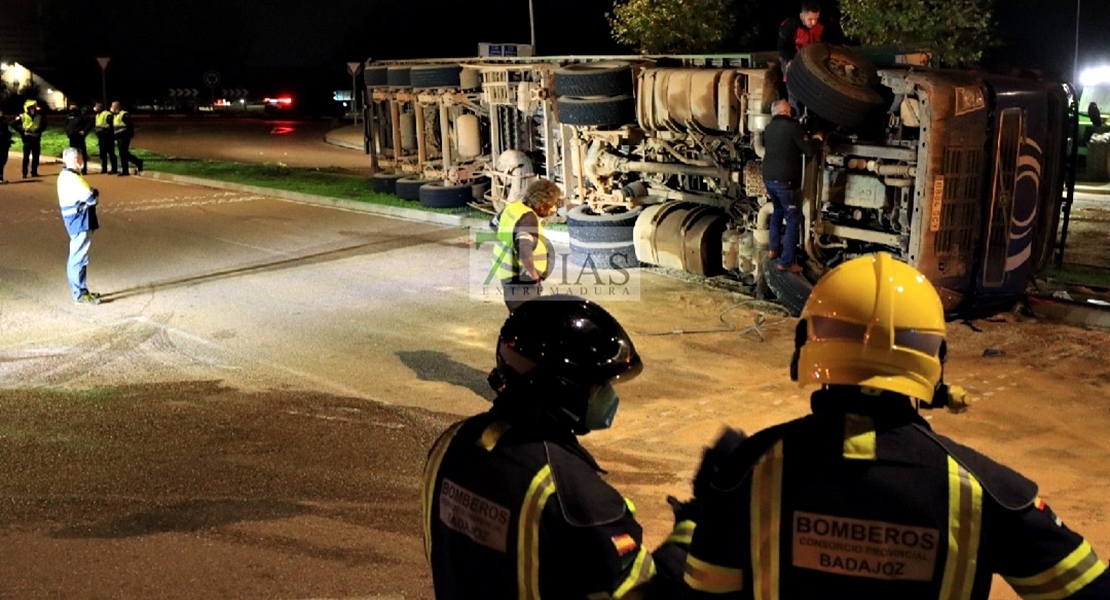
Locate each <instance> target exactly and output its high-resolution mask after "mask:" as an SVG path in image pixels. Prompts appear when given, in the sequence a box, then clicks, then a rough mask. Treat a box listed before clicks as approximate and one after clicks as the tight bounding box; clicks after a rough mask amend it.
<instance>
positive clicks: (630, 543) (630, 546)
mask: <svg viewBox="0 0 1110 600" xmlns="http://www.w3.org/2000/svg"><path fill="white" fill-rule="evenodd" d="M609 539H611V540H613V546H615V547H616V548H617V554H618V555H621V556H623V555H625V554H628V553H629V552H632V551H633V550H635V549H636V540H634V539H632V536H630V535H628V534H627V533H622V534H620V535H615V536H613V537H611V538H609Z"/></svg>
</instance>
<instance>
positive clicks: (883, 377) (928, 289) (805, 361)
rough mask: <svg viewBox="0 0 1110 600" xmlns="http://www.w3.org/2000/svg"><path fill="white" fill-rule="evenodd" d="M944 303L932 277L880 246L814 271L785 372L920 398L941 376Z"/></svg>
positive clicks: (806, 380) (809, 380) (803, 379)
mask: <svg viewBox="0 0 1110 600" xmlns="http://www.w3.org/2000/svg"><path fill="white" fill-rule="evenodd" d="M945 333H946V329H945V323H944V307H943V305H942V304H941V302H940V296H938V295H937V291H936V289H934V288H933V284H932V283H930V282H929V280H928V279H926V278H925V276H924V275H922V274H921V273H919V272H918V271H917V269H914V268H913V267H911V266H909V265H907V264H905V263H902V262H899V261H897V260H895V259H894V258H892V257H891V256H890V255H889V254H887V253H886V252H879V253H877V254H874V255H869V256H863V257H860V258H856V259H853V260H850V261H848V262H846V263H844V264H842V265H839V266H838V267H836V268H835V269H833V270H831V271H829V272H828V273H827V274H826V275H825V276H824V277H822V278H821V279H820V280H819V281H818V282H817V285H815V286H814V287H813V291H812V292H811V293H810V295H809V300H808V301H807V302H806V305H805V308H804V309H802V315H801V321H800V322H799V323H798V333H797V335H796V338H795V346H796V347H795V352H794V360H793V364H791V378H792V379H794V380H795V381H798V382H799V383H801V385H803V386H805V385H808V384H818V385H858V386H864V387H871V388H877V389H881V390H887V391H891V392H896V393H899V394H903V395H906V396H909V397H911V398H918V399H920V400H925V401H926V402H928V401H930V400H932V399H933V392H934V390H935V388H936V386H937V383H938V382H939V381H940V379H941V362H942V360H943V359H942V356H941V354H942V352H943V347H944V342H945Z"/></svg>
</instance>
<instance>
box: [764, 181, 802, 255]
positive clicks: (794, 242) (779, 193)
mask: <svg viewBox="0 0 1110 600" xmlns="http://www.w3.org/2000/svg"><path fill="white" fill-rule="evenodd" d="M763 185H764V186H766V187H767V195H768V196H770V197H771V202H773V203H774V204H775V211H774V212H772V213H771V225H770V227H771V231H770V232H769V233H770V240H769V247H768V249H769V250H777V251H778V252H779V259H778V263H779V264H780V265H782V266H784V267H788V266H790V265H792V264H794V249H795V248H797V247H798V230H799V226H800V225H801V222H802V208H801V206H799V202H798V201H799V200H800V199H801V197H802V191H801V190H800V189H798V188H796V187H794V186H793V185H792V184H791V183H790V182H787V181H764V182H763ZM783 221H785V222H786V227H785V229H786V231H785V233H783V232H782V231H781V230H782V229H783Z"/></svg>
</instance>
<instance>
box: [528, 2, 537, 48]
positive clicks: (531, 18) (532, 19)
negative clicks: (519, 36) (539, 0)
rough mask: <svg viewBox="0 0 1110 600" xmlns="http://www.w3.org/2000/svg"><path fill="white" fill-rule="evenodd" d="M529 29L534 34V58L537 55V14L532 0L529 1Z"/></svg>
mask: <svg viewBox="0 0 1110 600" xmlns="http://www.w3.org/2000/svg"><path fill="white" fill-rule="evenodd" d="M528 28H529V29H530V30H531V32H532V56H538V54H537V53H536V12H535V11H534V10H533V8H532V0H528Z"/></svg>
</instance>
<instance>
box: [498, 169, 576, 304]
mask: <svg viewBox="0 0 1110 600" xmlns="http://www.w3.org/2000/svg"><path fill="white" fill-rule="evenodd" d="M562 195H563V192H562V190H560V189H559V186H558V185H556V184H555V183H554V182H552V181H549V180H547V179H537V180H536V181H533V182H532V183H531V184H529V185H528V188H527V189H526V190H525V191H524V197H523V198H521V199H520V200H518V201H516V202H510V203H508V204H506V205H505V208H504V209H502V210H501V212H500V213H499V214H498V215H497V216H496V217H494V219H493V222H492V223H491V225H494V229H495V230H496V231H497V241H496V243H495V244H494V248H493V267H492V269H493V272H494V275H495V276H496V277H497V279H498V280H500V281H501V289H502V292H503V293H504V299H505V306H506V307H508V309H509V313H510V314H512V312H513V311H514V310H515V309H516V307H518V306H520V304H521V303H522V302H525V301H527V300H529V299H531V298H536V297H538V296H539V295H540V294H541V293H542V292H543V286H542V283H543V280H544V279H545V278H546V277H547V275H548V273H549V272H550V265H549V264H548V260H547V257H548V254H549V252H548V248H549V247H550V244H549V243H548V241H547V238H546V237H544V234H543V223H542V221H543V219H545V218H547V217H550V216H552V215H554V214H555V213H556V212H557V211H558V210H559V204H560V202H561V200H562Z"/></svg>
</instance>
